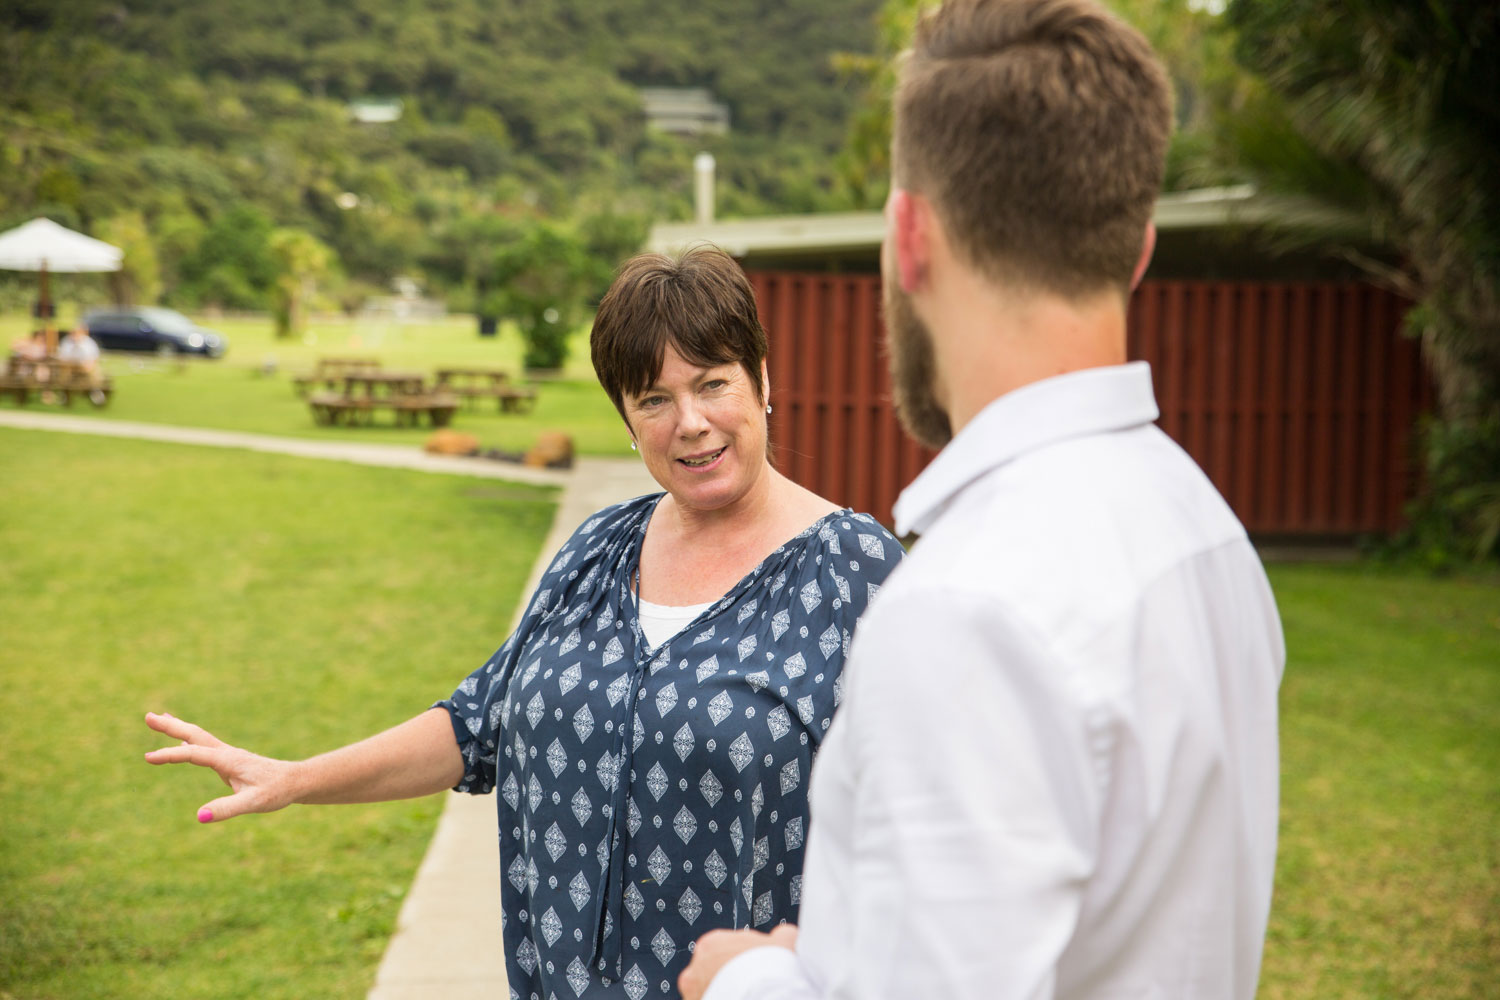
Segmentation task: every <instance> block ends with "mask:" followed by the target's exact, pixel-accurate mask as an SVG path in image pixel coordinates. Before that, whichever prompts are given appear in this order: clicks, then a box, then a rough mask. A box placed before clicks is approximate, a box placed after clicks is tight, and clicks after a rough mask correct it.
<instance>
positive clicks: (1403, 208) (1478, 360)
mask: <svg viewBox="0 0 1500 1000" xmlns="http://www.w3.org/2000/svg"><path fill="white" fill-rule="evenodd" d="M1227 19H1228V24H1229V25H1230V27H1231V28H1232V29H1233V30H1234V31H1235V33H1236V44H1235V50H1234V51H1235V54H1236V56H1237V58H1238V59H1239V61H1240V62H1241V63H1242V64H1243V65H1244V66H1245V67H1246V68H1247V69H1249V70H1250V71H1252V72H1254V73H1256V74H1258V75H1259V77H1260V78H1261V80H1263V82H1264V86H1263V89H1260V90H1257V89H1255V88H1249V89H1247V90H1246V92H1245V94H1244V100H1243V101H1242V102H1241V103H1240V104H1239V105H1238V106H1237V107H1231V108H1228V109H1226V114H1225V118H1226V120H1227V121H1228V122H1229V126H1228V127H1229V129H1230V130H1233V128H1234V123H1235V120H1236V117H1237V116H1238V115H1249V116H1251V117H1252V118H1253V119H1254V120H1256V121H1259V122H1260V123H1261V128H1260V131H1261V132H1262V134H1264V135H1271V136H1279V137H1281V140H1282V141H1280V142H1276V143H1265V142H1254V141H1250V142H1245V141H1234V138H1233V132H1232V131H1231V141H1229V142H1227V143H1226V144H1225V150H1226V151H1227V152H1229V154H1230V155H1231V156H1234V157H1235V160H1236V165H1237V166H1238V168H1239V169H1240V170H1242V171H1244V172H1245V173H1246V174H1248V175H1249V176H1250V177H1251V178H1252V179H1254V180H1255V181H1257V182H1258V183H1259V184H1261V185H1262V186H1263V187H1266V188H1268V189H1273V190H1278V189H1279V190H1283V191H1290V192H1293V193H1297V194H1303V195H1312V196H1314V197H1316V198H1318V199H1319V200H1321V201H1323V202H1324V203H1330V204H1334V205H1337V206H1340V207H1344V208H1349V209H1353V210H1354V211H1356V212H1358V213H1360V214H1362V215H1363V216H1364V217H1365V218H1367V219H1369V220H1370V223H1371V232H1372V235H1374V236H1376V237H1379V238H1381V239H1382V240H1383V241H1384V242H1385V243H1386V244H1387V245H1389V246H1391V247H1392V248H1394V249H1395V251H1396V252H1397V255H1398V256H1399V261H1398V263H1396V264H1395V265H1394V266H1392V265H1390V264H1388V263H1386V262H1384V261H1380V260H1374V259H1370V258H1368V257H1364V256H1362V255H1360V254H1359V253H1358V252H1357V251H1354V250H1350V251H1349V252H1347V253H1346V256H1348V257H1349V259H1351V260H1354V261H1356V262H1357V263H1361V264H1363V265H1364V266H1365V267H1366V269H1367V270H1368V272H1369V273H1370V275H1371V277H1372V278H1374V279H1375V280H1377V281H1380V282H1383V283H1385V284H1387V285H1390V286H1393V287H1395V288H1396V289H1397V290H1399V291H1401V292H1403V293H1404V294H1406V295H1407V296H1408V297H1410V298H1411V299H1412V300H1413V301H1414V302H1415V303H1416V306H1415V308H1414V309H1412V311H1411V313H1410V314H1409V316H1408V327H1409V329H1410V331H1411V332H1412V333H1413V335H1415V336H1418V337H1420V338H1421V341H1422V347H1423V354H1424V357H1425V359H1426V362H1427V366H1428V368H1429V370H1430V371H1431V373H1432V375H1433V378H1434V380H1435V382H1436V384H1437V387H1438V396H1439V413H1438V417H1437V420H1436V422H1435V423H1434V424H1433V425H1432V426H1431V427H1430V428H1429V429H1428V435H1427V439H1428V448H1427V452H1428V453H1427V458H1428V469H1427V473H1428V477H1427V493H1426V495H1425V496H1424V497H1423V498H1422V500H1421V502H1420V504H1419V508H1418V511H1417V517H1416V527H1417V530H1418V532H1419V533H1422V532H1426V533H1428V534H1429V536H1431V537H1429V538H1428V539H1427V541H1428V543H1431V544H1433V545H1437V546H1439V547H1441V546H1443V545H1448V544H1465V545H1468V546H1469V547H1470V548H1471V549H1472V551H1474V552H1476V553H1478V554H1479V555H1486V554H1489V553H1492V552H1495V551H1496V542H1497V540H1500V187H1497V185H1496V182H1495V178H1496V177H1497V176H1500V146H1497V145H1496V143H1495V141H1494V136H1495V135H1497V134H1500V110H1497V107H1496V102H1495V96H1496V95H1497V94H1500V61H1497V60H1496V59H1495V56H1494V54H1495V52H1496V51H1497V48H1500V8H1497V7H1496V6H1495V5H1494V4H1493V3H1487V2H1483V0H1428V2H1426V3H1420V4H1413V3H1405V2H1401V0H1234V2H1233V3H1232V4H1231V5H1230V7H1229V10H1228V17H1227ZM1240 134H1241V135H1243V133H1240ZM1445 538H1446V539H1447V541H1446V542H1445V541H1443V540H1442V539H1445Z"/></svg>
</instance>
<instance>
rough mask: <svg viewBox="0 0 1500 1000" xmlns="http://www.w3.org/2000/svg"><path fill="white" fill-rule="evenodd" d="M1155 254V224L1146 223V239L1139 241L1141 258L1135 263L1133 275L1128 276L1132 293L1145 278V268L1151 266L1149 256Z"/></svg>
mask: <svg viewBox="0 0 1500 1000" xmlns="http://www.w3.org/2000/svg"><path fill="white" fill-rule="evenodd" d="M1155 252H1156V223H1155V222H1148V223H1146V238H1145V239H1144V240H1142V241H1141V257H1140V260H1137V261H1136V262H1135V273H1134V274H1133V275H1131V276H1130V290H1131V291H1132V292H1133V291H1135V290H1136V288H1137V286H1139V285H1140V283H1141V279H1142V278H1144V277H1145V276H1146V268H1148V267H1150V266H1151V255H1152V254H1153V253H1155Z"/></svg>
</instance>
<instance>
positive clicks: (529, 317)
mask: <svg viewBox="0 0 1500 1000" xmlns="http://www.w3.org/2000/svg"><path fill="white" fill-rule="evenodd" d="M491 264H492V267H491V272H490V277H491V280H492V282H493V287H494V289H495V291H494V293H493V294H494V307H495V309H496V311H497V313H498V315H500V316H501V317H504V318H508V319H513V320H515V321H516V324H517V325H518V326H519V327H520V328H521V337H522V338H523V339H524V340H525V342H526V352H525V358H524V363H525V365H526V367H527V368H529V369H538V368H561V367H562V365H563V362H564V361H566V360H567V359H568V334H569V333H570V332H571V331H572V329H573V326H574V325H575V324H576V323H577V322H578V318H579V315H580V313H581V312H582V307H583V301H584V297H585V296H586V295H587V293H588V291H589V288H590V283H591V280H592V279H593V278H594V277H595V274H594V270H593V268H592V267H591V266H590V265H591V261H590V259H589V256H588V254H587V252H586V251H585V250H584V247H583V244H582V243H581V242H580V241H579V239H578V238H577V237H576V236H574V235H573V234H572V233H571V232H569V231H568V230H566V229H564V228H562V227H561V226H559V225H557V224H556V223H552V222H548V221H546V220H544V219H537V220H533V221H531V222H530V223H528V224H526V226H525V228H524V229H523V230H522V232H521V235H520V237H519V238H518V239H516V240H513V241H512V242H510V243H508V244H506V245H505V246H503V247H501V248H500V249H499V250H498V251H497V252H496V253H495V256H494V258H493V260H492V262H491Z"/></svg>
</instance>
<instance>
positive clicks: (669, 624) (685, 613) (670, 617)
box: [637, 598, 714, 649]
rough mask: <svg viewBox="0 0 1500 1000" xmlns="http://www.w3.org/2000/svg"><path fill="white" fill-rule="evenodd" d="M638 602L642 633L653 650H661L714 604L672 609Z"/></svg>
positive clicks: (664, 605) (643, 600)
mask: <svg viewBox="0 0 1500 1000" xmlns="http://www.w3.org/2000/svg"><path fill="white" fill-rule="evenodd" d="M637 602H638V604H639V608H640V617H641V631H642V632H644V633H645V635H646V644H647V645H648V646H650V647H651V648H652V649H658V648H660V647H661V646H662V645H664V644H665V643H666V641H667V640H668V639H670V638H672V636H674V635H676V634H677V633H678V632H681V631H682V630H683V629H684V628H686V627H687V625H688V624H689V623H690V622H692V620H693V619H694V618H697V617H698V616H699V615H701V614H703V612H705V611H707V610H708V609H709V607H710V606H711V605H712V604H713V603H714V602H713V601H704V602H703V603H702V604H689V605H686V606H685V607H672V606H670V605H666V604H652V603H651V602H650V601H648V600H645V599H644V598H638V599H637Z"/></svg>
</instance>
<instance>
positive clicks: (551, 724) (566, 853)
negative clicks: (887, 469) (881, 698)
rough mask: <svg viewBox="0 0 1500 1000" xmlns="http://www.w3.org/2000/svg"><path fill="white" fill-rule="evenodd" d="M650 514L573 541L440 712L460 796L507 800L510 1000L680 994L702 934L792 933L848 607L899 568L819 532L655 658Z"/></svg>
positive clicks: (852, 540)
mask: <svg viewBox="0 0 1500 1000" xmlns="http://www.w3.org/2000/svg"><path fill="white" fill-rule="evenodd" d="M656 499H657V498H655V497H645V498H641V499H638V500H634V501H629V502H627V503H625V504H621V505H617V506H616V507H613V508H610V509H608V510H606V511H603V512H601V513H600V514H599V515H598V516H596V517H594V518H591V519H590V523H589V524H588V525H586V526H585V527H584V528H582V529H580V531H579V532H577V533H575V535H574V537H573V538H572V539H570V540H569V542H568V544H567V545H565V546H564V547H563V549H562V550H561V551H560V552H559V554H558V555H557V556H556V557H555V558H554V559H553V562H552V566H551V568H549V570H548V573H547V575H546V576H545V577H544V579H543V580H542V582H541V584H540V586H539V587H538V591H537V594H536V596H535V597H534V598H533V600H532V602H531V604H530V605H529V606H528V607H529V608H530V614H529V615H528V617H527V618H526V619H524V620H523V622H522V624H521V626H520V628H518V630H517V631H516V633H515V635H513V636H511V637H510V638H509V639H508V640H507V641H506V642H505V644H504V645H503V646H502V647H501V648H500V650H499V651H497V652H496V653H495V655H494V656H493V657H491V659H490V660H489V662H487V663H485V664H484V665H483V666H482V667H481V668H480V669H479V670H477V671H475V672H474V673H473V674H471V675H470V676H469V677H468V678H467V679H465V680H464V681H463V682H462V683H461V684H460V685H459V689H458V691H457V692H455V696H454V698H453V699H450V700H449V701H447V702H444V703H442V704H443V705H444V707H445V708H447V710H448V711H449V712H450V713H451V714H452V715H453V717H454V720H455V734H456V735H457V736H458V738H459V739H460V741H461V744H460V750H461V751H462V752H463V756H464V768H465V772H464V777H463V779H462V781H461V782H460V784H459V786H458V788H459V790H461V791H474V792H484V791H488V790H489V789H491V788H496V789H497V790H498V791H499V793H500V794H499V795H497V796H496V799H495V801H496V808H497V809H498V812H499V819H500V823H499V833H500V838H499V839H500V844H499V847H500V853H501V861H502V865H501V868H502V871H503V872H504V876H503V878H502V880H501V885H502V889H503V891H502V904H503V905H502V927H503V934H504V936H505V946H504V950H505V953H506V954H507V956H509V957H508V960H507V973H508V976H509V979H510V985H511V990H512V994H513V996H514V997H515V998H516V1000H529V998H531V997H536V998H545V1000H557V998H561V1000H568V998H570V997H574V998H579V997H584V996H592V995H597V996H600V997H609V996H614V997H620V996H627V997H630V998H631V1000H643V998H644V997H645V996H647V995H648V994H651V995H653V996H655V995H656V994H657V987H658V986H661V987H662V990H661V993H662V995H663V997H669V996H671V995H672V984H673V983H674V982H675V981H676V977H677V975H678V974H679V973H680V972H681V970H682V968H683V967H684V966H685V965H686V964H687V962H688V960H689V959H690V958H691V954H690V952H689V949H688V948H687V947H684V945H687V944H689V943H691V942H692V941H694V940H695V939H696V938H697V936H698V935H700V934H702V933H704V932H705V931H707V930H709V929H712V928H714V927H730V926H747V925H751V926H757V927H767V926H769V925H770V924H773V923H775V922H777V921H780V920H795V919H796V916H797V907H798V905H799V904H800V899H801V883H800V872H801V866H802V854H803V848H804V842H805V831H806V829H807V825H806V823H807V821H806V809H807V781H806V780H805V779H806V776H807V775H808V773H809V770H810V768H811V766H812V762H813V755H814V754H815V753H816V751H817V748H818V745H819V743H820V741H821V740H822V737H823V729H824V728H825V726H826V722H827V720H829V719H830V718H831V717H832V716H833V710H834V706H835V705H836V704H837V698H838V697H839V695H838V690H839V689H838V684H837V682H838V679H839V677H840V668H841V666H842V660H843V655H844V654H845V653H846V652H847V644H848V640H849V636H850V635H851V634H852V633H853V631H854V627H855V624H856V622H857V621H858V618H859V615H860V614H862V613H863V611H864V603H863V602H862V601H861V600H860V599H858V598H855V596H854V595H861V596H863V595H873V594H874V593H876V592H878V590H879V585H880V584H881V583H882V582H883V581H884V579H885V576H886V575H887V573H888V572H889V570H890V569H891V568H893V567H894V566H895V564H896V562H897V561H898V558H899V552H900V550H899V546H898V545H897V544H896V542H895V540H894V539H891V538H889V536H888V535H886V534H885V533H884V532H883V531H882V529H880V528H879V526H878V525H876V524H875V523H874V522H873V521H872V520H870V519H868V518H854V517H849V516H848V515H843V516H835V517H830V518H826V519H824V520H823V521H821V522H820V523H819V524H818V525H817V526H816V527H815V530H810V531H808V532H806V533H804V534H803V535H801V536H799V537H798V538H796V539H792V540H790V541H789V542H788V543H787V544H786V545H784V546H782V548H781V549H779V550H778V551H777V552H775V553H773V554H772V555H771V556H768V557H767V559H766V561H765V562H764V563H762V565H761V566H760V567H758V568H757V569H756V570H755V571H754V572H752V573H751V574H749V575H748V576H747V577H746V578H745V579H744V580H743V581H742V582H741V583H740V584H738V585H737V586H736V587H735V588H734V589H732V590H731V591H729V592H728V593H727V594H725V595H724V596H723V597H722V598H721V599H720V600H718V601H716V602H714V603H713V604H712V605H711V606H710V609H709V611H708V612H706V613H705V614H704V615H703V616H702V619H701V621H699V622H698V623H696V624H695V625H694V627H693V630H692V631H691V632H685V633H681V634H679V635H678V636H675V637H673V638H671V639H669V640H668V641H667V642H666V643H664V644H663V645H662V646H661V647H660V648H659V649H656V650H647V649H646V648H644V642H643V640H642V638H641V635H640V632H639V623H638V621H637V618H636V611H635V605H634V601H635V597H634V591H633V589H632V587H631V586H630V580H631V577H632V574H633V572H634V567H635V566H636V559H637V554H638V551H639V543H640V539H641V537H642V535H643V532H644V527H645V525H646V524H647V522H648V520H649V516H650V514H651V511H652V509H653V508H654V505H655V503H656ZM855 523H857V524H858V525H859V531H860V532H863V533H865V534H866V535H867V536H868V537H869V539H871V540H872V541H873V542H875V543H878V544H876V545H874V546H873V548H874V549H875V550H876V552H878V553H879V554H878V555H877V554H875V553H872V551H871V549H872V545H871V543H870V542H869V541H860V540H858V536H857V534H856V533H855V530H854V527H853V525H854V524H855ZM887 553H891V555H887ZM814 651H816V652H814ZM808 657H814V661H813V662H814V663H816V664H818V666H816V667H814V668H812V669H809V666H808V662H807V658H808ZM653 711H654V712H655V715H653V714H652V712H653ZM643 717H644V719H645V720H649V721H650V723H651V724H650V726H649V727H648V726H647V725H645V724H644V723H643ZM465 740H468V742H462V741H465ZM596 782H597V784H596ZM591 858H592V860H593V861H597V862H598V868H597V869H596V868H595V867H594V865H593V864H592V863H591V861H590V860H589V859H591ZM580 867H581V868H583V869H584V870H580ZM643 969H651V970H652V974H651V975H650V976H649V977H648V976H647V974H646V973H645V972H644V971H643Z"/></svg>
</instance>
